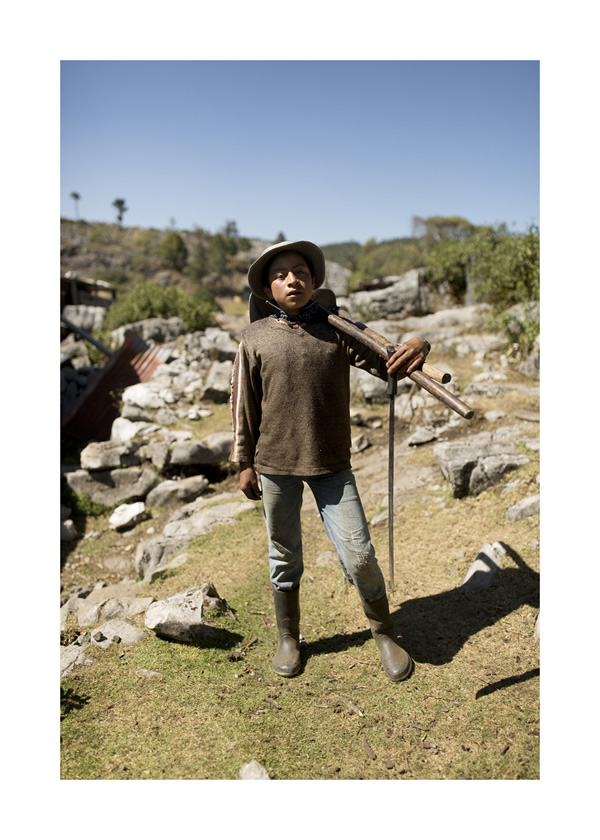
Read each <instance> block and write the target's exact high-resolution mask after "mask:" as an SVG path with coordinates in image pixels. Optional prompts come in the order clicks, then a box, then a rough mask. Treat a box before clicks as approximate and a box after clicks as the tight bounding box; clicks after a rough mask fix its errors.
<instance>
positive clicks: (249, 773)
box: [239, 758, 271, 780]
mask: <svg viewBox="0 0 600 840" xmlns="http://www.w3.org/2000/svg"><path fill="white" fill-rule="evenodd" d="M239 776H240V779H244V780H256V779H264V780H266V779H270V778H271V777H270V776H269V774H268V773H267V771H266V770H265V768H264V767H263V766H262V764H259V763H258V761H256V759H254V758H253V759H252V761H249V762H248V764H242V766H241V767H240V769H239Z"/></svg>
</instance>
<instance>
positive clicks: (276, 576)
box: [230, 241, 428, 682]
mask: <svg viewBox="0 0 600 840" xmlns="http://www.w3.org/2000/svg"><path fill="white" fill-rule="evenodd" d="M324 280H325V258H324V255H323V252H322V251H321V250H320V248H318V247H317V246H316V245H314V244H313V243H312V242H307V241H296V242H280V243H278V244H276V245H271V246H270V247H268V248H266V249H265V251H263V253H262V254H261V255H260V257H259V258H258V259H257V260H256V261H255V262H254V263H253V264H252V265H251V266H250V269H249V272H248V284H249V286H250V289H251V290H252V294H253V295H254V296H255V297H256V298H259V299H260V300H263V301H269V302H270V304H271V307H272V310H273V312H272V315H270V316H269V317H265V318H260V319H259V320H256V321H254V322H253V323H251V324H250V325H249V326H248V327H246V329H245V330H244V331H243V333H242V337H241V344H240V347H239V350H238V353H237V356H236V360H235V363H234V369H233V382H232V415H233V431H234V443H233V447H232V450H231V454H230V460H231V461H234V462H236V463H239V464H240V488H241V490H242V492H243V493H244V494H245V495H246V496H247V497H248V498H249V499H256V500H258V499H260V498H261V488H262V502H263V510H264V517H265V524H266V528H267V536H268V540H269V571H270V579H271V584H272V587H273V597H274V602H275V616H276V620H277V628H278V631H279V647H278V649H277V652H276V654H275V657H274V659H273V662H272V667H273V669H274V671H275V672H276V673H277V674H279V675H280V676H286V677H292V676H294V675H295V674H297V673H298V671H299V669H300V664H301V662H300V647H299V643H300V600H299V596H300V579H301V577H302V572H303V562H302V535H301V527H300V509H301V507H302V494H303V487H304V483H306V484H307V485H308V486H309V487H310V489H311V491H312V492H313V495H314V497H315V501H316V503H317V507H318V510H319V514H320V516H321V519H322V521H323V525H324V527H325V531H326V533H327V536H328V537H329V539H330V540H331V542H332V543H333V545H334V546H335V548H336V550H337V554H338V557H339V560H340V563H341V565H342V569H343V571H344V574H345V576H346V578H347V579H348V581H350V582H351V583H352V584H353V585H354V586H355V588H356V589H357V591H358V594H359V597H360V599H361V603H362V606H363V610H364V612H365V615H366V617H367V619H368V621H369V624H370V627H371V632H372V634H373V637H374V639H375V643H376V645H377V649H378V651H379V656H380V658H381V662H382V664H383V667H384V670H385V672H386V674H387V676H388V677H389V678H390V679H391V680H393V681H395V682H397V681H399V680H403V679H406V678H407V677H408V676H409V675H410V673H411V671H412V668H413V663H412V660H411V658H410V656H409V655H408V653H406V651H404V650H403V649H402V648H401V647H400V645H399V644H398V642H397V640H396V637H395V634H394V629H393V625H392V621H391V618H390V613H389V606H388V600H387V597H386V593H385V582H384V579H383V575H382V573H381V569H380V568H379V564H378V562H377V559H376V557H375V551H374V549H373V546H372V544H371V539H370V535H369V530H368V525H367V521H366V518H365V514H364V511H363V507H362V504H361V501H360V498H359V495H358V491H357V488H356V481H355V479H354V475H353V473H352V470H351V463H350V438H351V434H350V413H349V403H350V381H349V380H350V376H349V371H350V365H354V366H355V367H358V368H362V369H364V370H368V371H369V372H370V373H372V374H373V375H374V376H378V377H380V378H381V379H384V380H385V381H387V378H388V374H398V375H400V376H404V375H406V373H411V372H412V371H413V370H416V369H417V368H419V367H420V366H421V365H422V363H423V361H424V360H425V357H426V356H427V353H428V345H427V343H426V342H425V341H423V340H422V339H420V338H412V339H410V340H409V341H407V342H405V343H404V344H402V345H397V349H396V351H395V352H394V354H393V355H392V357H391V358H390V359H389V361H388V362H387V363H386V362H385V361H384V360H383V359H382V358H381V357H380V356H379V355H378V354H376V353H375V352H373V351H371V350H369V349H368V348H367V347H365V346H364V345H363V344H362V343H361V342H360V341H357V340H355V339H352V338H350V337H348V336H347V335H344V334H341V333H338V332H337V331H336V330H335V329H334V328H333V327H332V326H331V325H330V324H329V323H328V321H327V319H326V317H324V315H323V313H322V310H321V309H320V307H319V306H318V305H317V304H316V303H315V302H314V301H312V300H311V297H312V294H313V292H314V291H315V289H317V288H319V287H320V286H321V285H322V284H323V282H324ZM259 476H260V487H259V481H258V477H259ZM390 515H391V512H390Z"/></svg>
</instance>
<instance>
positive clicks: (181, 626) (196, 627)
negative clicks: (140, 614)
mask: <svg viewBox="0 0 600 840" xmlns="http://www.w3.org/2000/svg"><path fill="white" fill-rule="evenodd" d="M209 605H210V606H211V607H216V608H217V609H219V611H220V612H227V611H228V609H229V608H228V607H227V603H226V602H225V601H224V600H223V599H221V598H219V595H218V593H217V590H216V589H215V587H214V586H213V584H212V583H204V584H202V585H201V586H197V587H195V588H193V589H189V590H188V591H187V592H181V593H178V594H177V595H173V596H171V597H170V598H166V599H165V600H164V601H155V602H154V603H153V604H151V605H150V606H149V607H148V609H147V610H146V617H145V623H146V627H148V629H149V630H154V632H155V633H156V634H157V635H158V636H161V637H163V638H166V639H171V640H173V641H176V642H188V643H193V642H197V641H200V640H202V639H206V638H211V637H213V636H214V635H215V632H216V631H215V628H214V627H211V626H210V625H209V624H206V622H205V620H204V610H205V607H206V606H209Z"/></svg>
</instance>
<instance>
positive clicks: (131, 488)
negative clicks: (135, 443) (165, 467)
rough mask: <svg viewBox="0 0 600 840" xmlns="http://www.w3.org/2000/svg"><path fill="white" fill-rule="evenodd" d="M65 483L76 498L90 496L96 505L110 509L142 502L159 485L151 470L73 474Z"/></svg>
mask: <svg viewBox="0 0 600 840" xmlns="http://www.w3.org/2000/svg"><path fill="white" fill-rule="evenodd" d="M65 480H66V482H67V484H68V485H69V487H70V488H71V490H72V491H73V493H75V494H76V495H78V496H85V495H88V496H89V497H90V499H91V500H92V501H93V502H97V503H99V504H103V505H108V506H112V505H119V504H122V503H123V502H139V501H143V500H144V499H145V498H146V496H147V495H148V493H149V492H150V490H152V488H153V487H156V485H157V484H158V482H159V478H158V476H157V475H156V473H155V472H154V471H153V470H151V469H150V468H149V467H125V468H123V469H117V470H98V471H95V472H89V471H88V470H74V471H73V472H69V473H66V474H65Z"/></svg>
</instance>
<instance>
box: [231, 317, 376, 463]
mask: <svg viewBox="0 0 600 840" xmlns="http://www.w3.org/2000/svg"><path fill="white" fill-rule="evenodd" d="M350 365H354V366H355V367H359V368H363V369H365V370H368V371H369V372H370V373H372V374H373V375H374V376H379V377H380V378H381V379H384V380H386V381H387V372H386V364H385V360H384V359H382V358H381V356H379V355H378V354H377V353H375V352H373V351H370V350H368V348H366V347H365V346H364V344H362V343H361V342H359V341H356V340H354V339H352V338H350V337H348V336H346V335H342V334H340V333H338V332H337V331H336V330H334V329H333V327H332V326H331V325H330V324H328V323H327V322H326V321H317V322H313V323H309V324H302V325H301V326H298V325H293V324H291V323H290V322H288V321H281V320H277V319H275V318H263V319H262V320H259V321H255V322H254V323H252V324H250V325H249V326H248V327H246V329H245V330H244V332H243V333H242V337H241V344H240V347H239V349H238V352H237V356H236V359H235V363H234V367H233V380H232V394H231V401H232V416H233V433H234V442H233V447H232V449H231V453H230V456H229V459H230V460H231V461H235V462H244V461H245V462H249V463H255V464H256V469H257V471H258V472H259V473H265V474H267V475H268V474H273V475H323V474H325V473H334V472H340V471H341V470H345V469H349V468H350V412H349V402H350V373H349V372H350Z"/></svg>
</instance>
